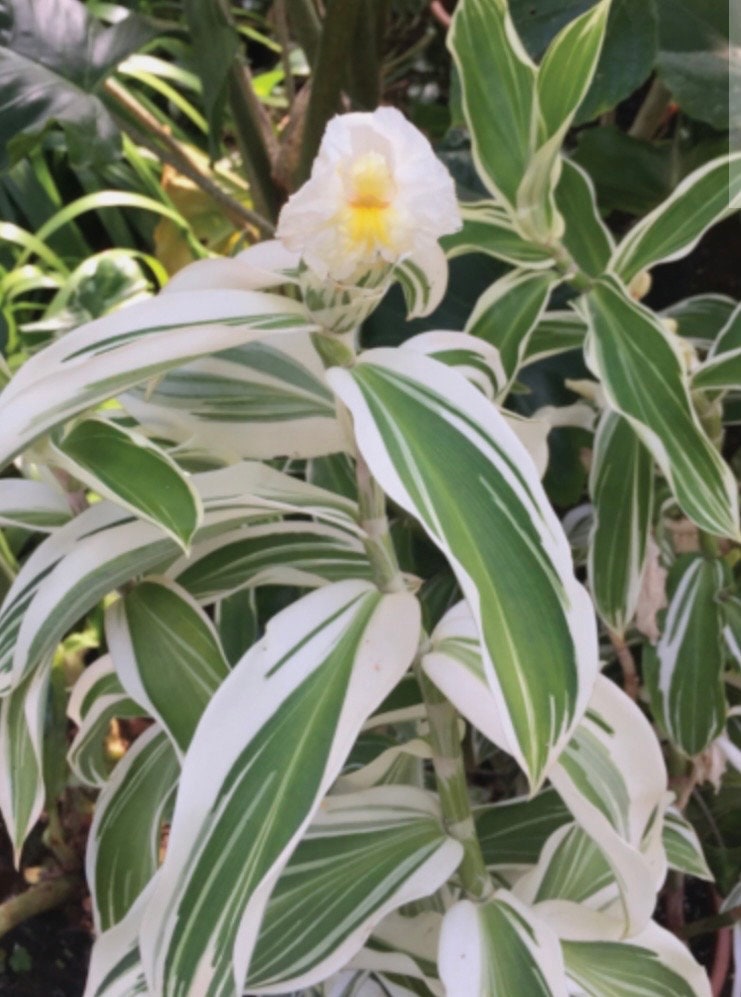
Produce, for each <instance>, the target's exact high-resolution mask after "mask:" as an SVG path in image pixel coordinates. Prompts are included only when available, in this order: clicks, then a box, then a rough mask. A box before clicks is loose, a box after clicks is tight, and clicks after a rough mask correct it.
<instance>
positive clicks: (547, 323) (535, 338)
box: [522, 311, 587, 367]
mask: <svg viewBox="0 0 741 997" xmlns="http://www.w3.org/2000/svg"><path fill="white" fill-rule="evenodd" d="M586 335H587V325H586V322H585V321H584V319H583V318H581V317H580V316H579V315H577V314H576V312H571V311H568V312H545V313H544V315H543V317H542V318H541V320H540V321H539V322H538V324H537V325H536V326H535V328H534V329H533V331H532V332H531V333H530V336H529V337H528V341H527V346H526V347H525V355H524V357H523V361H522V366H523V367H526V366H527V365H528V364H531V363H535V362H536V361H538V360H543V359H544V358H545V357H552V356H555V355H556V354H558V353H565V352H567V351H568V350H577V349H581V348H582V347H583V345H584V340H585V338H586Z"/></svg>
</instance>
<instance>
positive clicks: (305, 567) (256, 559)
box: [167, 521, 371, 605]
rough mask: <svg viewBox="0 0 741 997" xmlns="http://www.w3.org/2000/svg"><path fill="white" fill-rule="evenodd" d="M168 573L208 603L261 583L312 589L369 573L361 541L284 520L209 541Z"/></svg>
mask: <svg viewBox="0 0 741 997" xmlns="http://www.w3.org/2000/svg"><path fill="white" fill-rule="evenodd" d="M167 573H168V575H169V576H170V577H172V578H175V579H177V582H178V584H179V585H182V586H183V588H184V589H186V590H187V591H188V592H190V594H191V595H192V596H193V597H194V598H195V599H197V600H198V602H201V603H204V604H206V605H208V604H210V603H213V602H214V601H215V600H216V599H222V598H224V596H226V595H229V594H233V593H235V592H239V591H240V590H242V589H245V588H256V587H258V586H260V585H295V586H298V587H300V588H316V587H317V586H319V585H325V584H326V583H327V582H339V581H343V580H344V579H346V578H362V579H369V578H370V576H371V569H370V564H369V561H368V556H367V554H366V553H365V549H364V547H363V545H362V543H361V542H360V540H358V539H357V538H356V537H354V536H352V535H351V534H349V533H347V532H345V531H343V530H339V529H337V528H336V527H332V526H325V525H324V524H323V523H307V522H295V521H287V522H276V523H266V524H264V525H259V526H247V527H242V528H241V529H239V530H235V531H234V532H231V533H227V534H224V535H222V536H218V537H214V538H213V539H212V540H208V541H206V542H204V543H203V544H199V545H198V550H197V551H195V552H194V553H193V554H192V555H191V556H190V557H182V558H179V559H178V560H177V561H176V562H175V563H174V564H173V565H172V567H171V568H169V569H168V572H167Z"/></svg>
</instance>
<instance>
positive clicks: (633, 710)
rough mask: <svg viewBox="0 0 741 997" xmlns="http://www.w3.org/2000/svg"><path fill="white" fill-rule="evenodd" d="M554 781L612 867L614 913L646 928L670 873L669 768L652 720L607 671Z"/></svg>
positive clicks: (630, 926)
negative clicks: (665, 828) (666, 825)
mask: <svg viewBox="0 0 741 997" xmlns="http://www.w3.org/2000/svg"><path fill="white" fill-rule="evenodd" d="M628 773H629V775H628ZM550 778H551V782H552V783H553V785H554V786H555V788H556V790H557V791H558V793H559V795H560V796H561V798H562V799H563V801H564V803H565V804H566V806H567V807H568V808H569V810H570V811H571V813H572V814H573V815H574V817H575V819H576V821H577V822H578V824H579V825H580V826H581V827H582V828H583V829H584V830H585V831H586V832H587V834H588V835H589V836H590V837H591V838H592V839H593V841H594V842H595V844H597V846H598V847H599V848H600V850H601V852H602V853H603V855H604V857H605V859H606V860H607V862H608V863H609V865H610V868H611V869H612V871H613V874H614V876H615V880H616V882H617V884H618V887H619V890H620V898H619V900H618V901H617V902H616V903H615V904H614V905H613V906H612V909H611V913H612V916H613V917H614V918H615V919H616V920H618V921H619V922H621V923H622V925H623V930H627V931H630V932H635V931H640V930H642V928H643V927H644V926H645V924H646V923H647V922H648V919H649V918H650V917H651V913H652V911H653V908H654V906H655V902H656V893H657V891H658V889H659V887H660V886H661V884H662V882H663V880H664V876H665V874H666V856H665V854H664V849H663V844H662V838H661V830H662V815H663V812H664V809H665V806H666V803H667V799H668V797H667V792H666V780H667V777H666V769H665V767H664V760H663V757H662V754H661V749H660V747H659V744H658V741H657V739H656V736H655V734H654V732H653V730H652V728H651V725H650V724H649V723H648V721H647V720H646V718H645V716H644V715H643V713H642V712H641V710H640V709H639V708H638V707H637V706H636V704H635V703H634V702H633V701H632V700H631V699H629V697H628V696H626V695H625V693H623V692H622V691H621V690H620V689H619V688H618V687H617V686H616V685H615V684H614V683H613V682H610V681H609V680H608V679H606V678H605V677H604V676H600V677H599V678H598V680H597V683H596V685H595V687H594V693H593V696H592V700H591V702H590V704H589V709H588V710H587V712H586V715H585V717H584V719H583V721H582V723H581V724H580V726H579V727H578V728H577V731H576V733H575V735H574V737H573V739H572V741H571V742H570V743H569V744H568V745H567V747H566V749H565V751H564V752H563V753H562V754H561V757H560V758H559V761H558V765H556V766H555V767H554V769H553V771H552V772H551V777H550Z"/></svg>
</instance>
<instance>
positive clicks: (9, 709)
mask: <svg viewBox="0 0 741 997" xmlns="http://www.w3.org/2000/svg"><path fill="white" fill-rule="evenodd" d="M48 689H49V669H48V668H47V667H45V668H39V669H38V670H37V671H36V673H35V674H34V675H29V677H28V678H27V679H26V681H25V682H23V683H21V685H19V686H18V687H17V688H16V689H14V690H13V691H12V692H11V693H9V695H7V696H5V697H4V698H3V699H0V759H1V761H0V814H2V818H3V823H4V824H5V829H6V831H7V833H8V837H9V838H10V842H11V844H12V846H13V857H14V861H15V865H16V868H20V858H21V849H22V848H23V843H24V841H25V840H26V838H27V837H28V835H29V834H30V832H31V831H32V829H33V827H34V825H35V823H36V821H37V820H38V819H39V817H40V816H41V811H42V810H43V808H44V802H45V798H46V793H45V790H44V772H43V743H44V721H45V718H46V707H47V698H48Z"/></svg>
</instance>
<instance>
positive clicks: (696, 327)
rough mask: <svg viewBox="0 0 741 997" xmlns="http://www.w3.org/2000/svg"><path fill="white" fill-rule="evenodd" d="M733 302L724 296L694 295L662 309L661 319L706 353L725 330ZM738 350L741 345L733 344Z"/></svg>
mask: <svg viewBox="0 0 741 997" xmlns="http://www.w3.org/2000/svg"><path fill="white" fill-rule="evenodd" d="M735 306H736V302H735V301H734V300H733V298H729V297H727V296H726V295H724V294H697V295H695V296H694V297H692V298H685V299H684V300H682V301H678V302H677V303H676V304H674V305H671V306H670V307H669V308H665V309H664V311H663V312H661V315H662V316H663V317H665V318H670V319H673V320H674V321H675V322H676V323H677V332H678V333H679V335H680V336H682V338H683V339H689V340H690V342H692V343H693V345H695V346H697V347H699V348H700V349H703V350H708V351H710V350H711V349H712V348H713V344H714V343H715V342H716V339H717V338H718V337H719V335H720V334H721V332H722V330H724V329H725V327H726V326H727V324H728V322H729V320H730V318H731V315H732V314H733V312H734V310H735ZM735 345H736V346H741V341H739V342H737V343H735Z"/></svg>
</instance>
